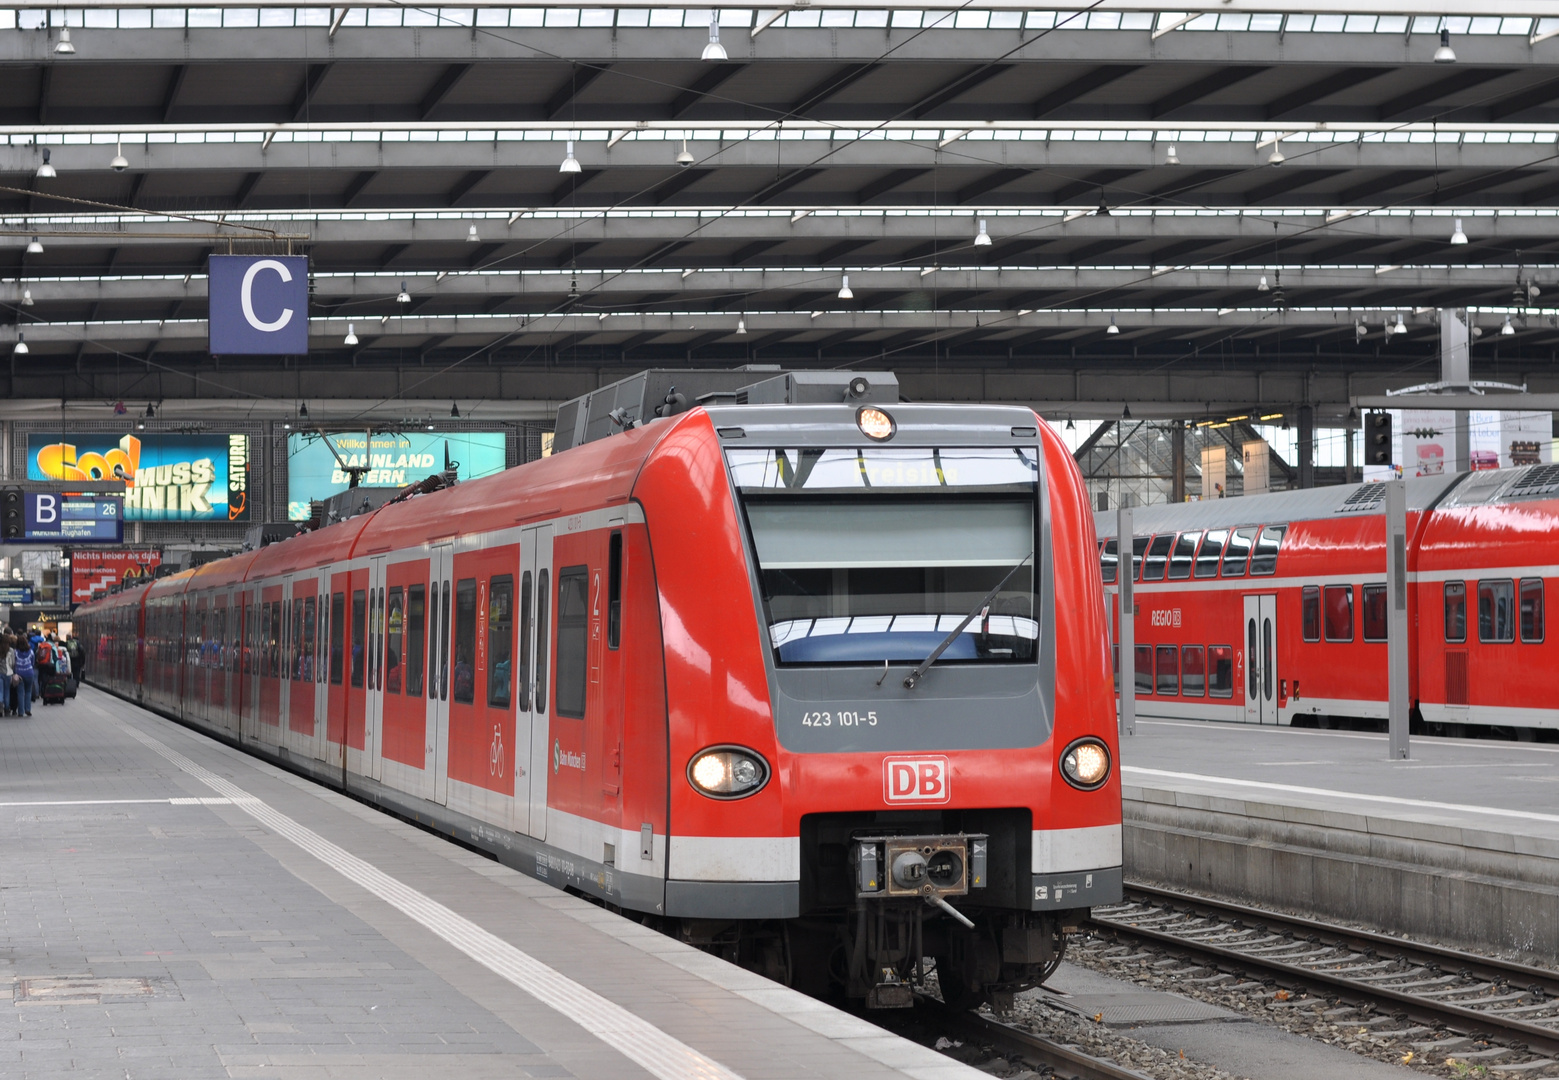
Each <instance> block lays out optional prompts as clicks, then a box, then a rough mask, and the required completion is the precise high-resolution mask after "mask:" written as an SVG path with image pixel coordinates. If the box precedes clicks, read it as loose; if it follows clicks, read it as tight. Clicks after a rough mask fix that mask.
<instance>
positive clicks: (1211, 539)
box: [1196, 529, 1229, 578]
mask: <svg viewBox="0 0 1559 1080" xmlns="http://www.w3.org/2000/svg"><path fill="white" fill-rule="evenodd" d="M1228 539H1229V530H1228V529H1212V530H1209V532H1208V533H1207V536H1206V538H1205V539H1203V540H1202V548H1201V550H1200V551H1198V552H1197V553H1196V576H1197V577H1199V578H1213V577H1217V576H1218V560H1219V558H1220V557H1221V556H1222V555H1223V545H1224V541H1226V540H1228Z"/></svg>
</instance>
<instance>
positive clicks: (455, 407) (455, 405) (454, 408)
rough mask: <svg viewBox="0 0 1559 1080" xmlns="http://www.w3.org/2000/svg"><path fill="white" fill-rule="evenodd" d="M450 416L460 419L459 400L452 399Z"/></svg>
mask: <svg viewBox="0 0 1559 1080" xmlns="http://www.w3.org/2000/svg"><path fill="white" fill-rule="evenodd" d="M449 418H450V419H451V420H459V419H460V403H459V402H455V401H451V402H450V403H449Z"/></svg>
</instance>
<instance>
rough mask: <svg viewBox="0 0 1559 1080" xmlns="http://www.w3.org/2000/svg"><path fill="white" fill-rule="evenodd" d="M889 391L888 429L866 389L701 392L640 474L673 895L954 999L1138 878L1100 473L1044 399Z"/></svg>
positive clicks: (877, 975)
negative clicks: (732, 402)
mask: <svg viewBox="0 0 1559 1080" xmlns="http://www.w3.org/2000/svg"><path fill="white" fill-rule="evenodd" d="M874 411H875V410H874ZM882 412H883V413H885V414H891V415H890V416H889V417H888V420H887V424H888V425H889V426H890V427H891V430H888V429H887V428H885V427H884V426H883V424H882V422H881V421H880V420H878V421H876V425H877V426H876V427H875V428H874V431H875V432H876V433H877V434H878V435H881V434H882V433H883V432H884V431H885V430H886V431H888V437H887V438H885V439H883V438H874V437H873V435H871V434H868V433H867V432H866V430H865V429H864V428H863V427H862V426H861V425H860V424H859V423H858V420H861V419H864V420H866V421H867V422H871V421H872V418H866V417H860V416H858V414H857V411H856V410H855V409H853V408H850V407H847V406H795V405H790V406H781V407H776V408H767V409H765V408H757V407H739V406H737V407H724V406H722V407H714V408H710V409H709V410H708V413H707V416H698V415H694V416H691V417H687V418H682V419H680V420H679V422H678V423H677V426H676V428H675V430H674V431H672V432H671V433H670V434H668V435H666V436H665V437H664V438H663V439H662V441H661V443H660V444H659V446H658V447H657V449H656V451H655V452H654V453H653V454H652V455H651V457H650V458H649V460H648V461H647V462H646V464H645V467H644V469H643V471H642V472H641V474H640V475H639V478H638V480H637V482H636V484H635V487H634V496H635V498H636V500H638V502H639V503H640V504H642V506H643V508H644V509H643V512H644V515H645V519H646V522H647V524H648V529H649V538H650V542H651V546H652V548H653V553H654V571H655V575H656V583H657V586H658V591H659V602H660V614H661V619H660V622H661V626H662V633H663V637H664V656H665V679H666V689H665V693H666V703H667V713H668V728H669V739H668V742H669V757H670V761H669V773H670V776H671V778H672V783H671V792H670V828H669V831H670V834H671V835H670V839H669V852H668V862H667V871H666V872H667V880H666V884H665V896H666V907H665V911H666V914H667V915H670V916H675V917H679V918H680V920H681V927H682V931H683V934H684V936H685V937H686V938H687V939H688V940H692V941H695V942H697V943H699V944H701V945H704V946H706V947H716V948H723V949H725V950H726V951H727V952H728V954H729V955H731V956H732V957H733V958H735V959H739V960H741V961H742V962H744V963H749V964H751V965H753V966H755V967H758V968H759V969H761V970H767V971H769V972H770V973H771V974H774V975H777V976H779V977H782V978H784V977H788V978H790V979H791V980H792V981H797V982H799V983H800V984H801V985H803V986H804V988H806V989H809V990H813V991H822V990H825V989H826V986H825V985H806V984H805V983H804V980H805V979H806V978H808V977H811V978H814V979H823V980H824V981H825V982H826V979H827V974H826V973H827V972H829V971H830V969H831V968H832V970H834V971H835V972H843V973H844V978H843V982H844V984H845V986H844V989H845V990H846V992H847V993H848V995H849V996H851V997H855V998H861V999H864V1000H865V1001H866V1003H867V1004H868V1005H869V1006H880V1007H889V1006H898V1005H906V1004H908V1003H909V1002H910V1000H911V994H912V989H913V987H914V986H915V985H917V984H918V983H919V982H920V980H921V970H922V968H921V965H920V963H919V961H920V959H921V957H922V956H930V957H935V958H936V960H937V970H938V977H939V980H940V983H941V987H942V992H943V994H944V996H946V997H947V998H948V999H949V1000H953V1001H960V1002H969V1001H975V1000H980V999H989V998H993V997H1000V996H1002V995H1009V994H1011V993H1013V992H1015V991H1017V990H1020V989H1023V988H1025V987H1027V986H1030V985H1034V984H1035V983H1037V982H1039V981H1042V980H1043V978H1044V977H1045V976H1046V975H1047V974H1048V972H1049V971H1051V970H1053V968H1054V965H1055V964H1056V963H1058V962H1059V959H1060V952H1061V948H1062V930H1063V928H1064V927H1067V926H1071V925H1074V924H1075V923H1076V922H1077V921H1078V919H1079V918H1080V917H1081V915H1082V914H1084V913H1085V911H1086V908H1087V907H1088V906H1090V905H1093V904H1103V903H1110V902H1114V901H1116V900H1118V899H1119V898H1120V895H1121V877H1120V863H1121V849H1120V789H1119V779H1118V771H1117V769H1116V768H1115V767H1114V763H1115V761H1116V743H1115V735H1114V720H1113V717H1114V710H1113V705H1112V700H1111V695H1110V684H1109V671H1108V659H1107V657H1106V655H1105V653H1104V649H1103V643H1104V639H1105V627H1104V615H1103V608H1102V604H1101V601H1100V593H1099V589H1098V585H1097V578H1096V577H1094V575H1095V574H1096V573H1097V564H1096V563H1095V562H1094V558H1095V548H1094V539H1093V524H1092V520H1091V517H1090V515H1089V512H1088V504H1087V493H1086V491H1085V489H1084V487H1083V484H1082V482H1081V479H1080V477H1079V476H1078V475H1077V473H1076V469H1075V466H1074V465H1073V464H1072V461H1071V458H1070V455H1069V454H1067V452H1066V450H1065V448H1064V446H1062V445H1061V443H1060V442H1059V440H1058V439H1056V438H1055V437H1054V435H1053V433H1051V432H1050V431H1049V429H1048V428H1046V427H1045V426H1044V425H1043V424H1041V423H1040V422H1039V421H1038V420H1037V418H1036V417H1035V416H1034V415H1033V413H1031V412H1028V411H1027V410H1019V409H1003V408H983V407H966V408H959V407H931V406H913V405H901V406H897V407H891V406H887V407H884V409H883V410H882ZM688 492H697V493H699V498H698V499H697V500H695V501H693V502H691V503H690V502H689V500H688V498H687V495H686V493H688ZM562 602H563V601H562V600H560V604H561V603H562ZM559 614H560V616H561V615H562V612H561V611H560V612H559ZM969 616H973V618H972V620H971V621H970V622H969V623H968V624H967V625H966V626H964V627H963V629H962V630H960V624H961V623H962V622H963V621H964V620H965V618H966V617H969ZM559 632H560V633H561V632H562V630H561V628H560V631H559ZM939 647H941V648H942V649H943V650H944V651H942V652H941V653H940V655H939V658H938V661H937V662H936V663H935V664H934V665H932V666H930V667H926V666H925V663H924V662H925V661H926V660H927V658H928V657H930V656H931V655H932V654H933V653H935V652H936V651H937V650H938V648H939ZM559 677H560V678H562V674H561V668H560V675H559ZM1063 757H1068V759H1069V761H1070V763H1071V765H1072V767H1073V768H1074V770H1075V769H1077V768H1078V762H1079V760H1081V761H1082V762H1083V765H1082V769H1083V772H1084V775H1083V777H1082V778H1081V779H1077V780H1071V781H1069V780H1067V779H1066V778H1064V777H1063V775H1062V772H1061V761H1062V759H1063ZM1100 768H1102V769H1103V771H1102V774H1101V773H1100V772H1095V771H1091V770H1094V769H1100ZM950 908H952V909H956V910H954V911H950V910H949V909H950ZM965 924H967V925H965Z"/></svg>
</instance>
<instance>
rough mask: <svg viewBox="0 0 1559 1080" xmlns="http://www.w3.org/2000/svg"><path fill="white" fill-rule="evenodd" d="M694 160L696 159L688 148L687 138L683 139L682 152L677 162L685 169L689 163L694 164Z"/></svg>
mask: <svg viewBox="0 0 1559 1080" xmlns="http://www.w3.org/2000/svg"><path fill="white" fill-rule="evenodd" d="M693 161H694V158H693V154H692V152H691V151H689V150H688V148H687V140H686V139H683V140H682V153H680V154H678V155H677V164H678V165H680V166H682V167H683V168H684V169H685V168H687V167H688V166H689V165H691V164H693Z"/></svg>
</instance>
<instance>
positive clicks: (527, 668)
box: [516, 570, 536, 712]
mask: <svg viewBox="0 0 1559 1080" xmlns="http://www.w3.org/2000/svg"><path fill="white" fill-rule="evenodd" d="M534 602H535V592H534V590H533V589H532V583H531V574H530V571H529V570H527V571H525V573H523V574H521V575H520V663H519V668H520V670H519V674H518V676H517V678H518V680H519V682H518V685H517V687H516V689H518V690H519V692H520V711H521V712H530V680H531V639H532V637H534V635H535V626H536V616H535V613H534V612H533V611H532V610H531V607H532V605H533V604H534Z"/></svg>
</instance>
